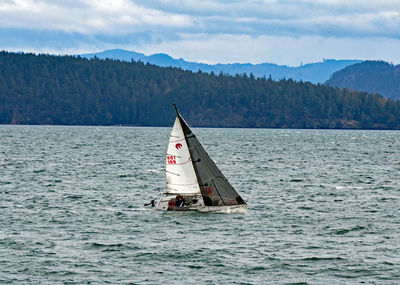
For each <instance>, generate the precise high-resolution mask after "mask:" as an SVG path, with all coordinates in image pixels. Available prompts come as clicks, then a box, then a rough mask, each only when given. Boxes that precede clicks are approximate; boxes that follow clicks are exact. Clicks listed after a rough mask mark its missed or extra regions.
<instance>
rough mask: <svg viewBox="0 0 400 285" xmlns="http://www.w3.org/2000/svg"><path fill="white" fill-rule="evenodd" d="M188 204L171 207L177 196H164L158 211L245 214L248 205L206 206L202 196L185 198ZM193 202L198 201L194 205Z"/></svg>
mask: <svg viewBox="0 0 400 285" xmlns="http://www.w3.org/2000/svg"><path fill="white" fill-rule="evenodd" d="M184 197H185V200H186V203H185V204H184V205H183V206H171V205H170V202H171V201H172V202H174V198H175V195H168V194H167V195H164V196H161V197H160V198H159V199H158V200H157V204H156V210H159V211H198V212H202V213H225V214H245V213H247V207H248V206H247V204H242V205H232V206H205V205H204V203H203V200H202V199H201V196H200V195H195V196H193V195H189V196H184ZM193 201H196V202H195V203H193Z"/></svg>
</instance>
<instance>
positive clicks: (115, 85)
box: [0, 52, 400, 129]
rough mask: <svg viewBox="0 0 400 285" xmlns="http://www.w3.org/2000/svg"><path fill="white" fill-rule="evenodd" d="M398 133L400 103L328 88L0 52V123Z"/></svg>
mask: <svg viewBox="0 0 400 285" xmlns="http://www.w3.org/2000/svg"><path fill="white" fill-rule="evenodd" d="M173 102H176V103H177V104H178V107H179V109H180V110H181V112H182V114H183V116H184V117H185V118H186V120H187V121H188V123H189V124H191V125H192V126H214V127H274V128H368V129H376V128H379V129H380V128H381V129H400V103H399V102H398V101H391V100H387V99H384V98H382V97H380V96H376V95H369V94H367V93H357V92H350V91H341V90H340V89H337V88H331V87H328V86H322V85H313V84H311V83H309V82H307V83H303V82H300V83H297V82H294V81H292V80H281V81H278V82H275V81H273V80H271V79H267V78H255V77H254V76H252V75H249V76H245V75H237V76H225V75H222V74H220V75H215V74H205V73H201V72H198V73H193V72H191V71H183V70H181V69H176V68H161V67H156V66H153V65H148V64H146V65H145V64H143V63H140V62H139V63H137V62H120V61H114V60H99V59H96V58H95V59H92V60H87V59H82V58H77V57H73V56H49V55H34V54H15V53H8V52H1V53H0V123H2V124H9V123H13V124H61V125H75V124H77V125H119V124H130V125H143V126H170V125H171V124H172V122H173V121H172V120H173V117H174V111H173V108H172V106H171V103H173Z"/></svg>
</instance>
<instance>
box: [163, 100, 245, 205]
mask: <svg viewBox="0 0 400 285" xmlns="http://www.w3.org/2000/svg"><path fill="white" fill-rule="evenodd" d="M174 107H175V111H176V119H175V123H174V126H173V128H172V131H171V135H170V139H169V145H168V150H167V155H166V169H165V171H166V182H167V189H166V192H165V193H163V194H162V195H161V197H159V198H158V199H157V203H156V209H157V210H163V211H200V212H223V213H244V212H246V211H247V207H248V206H247V204H246V202H245V201H244V200H243V199H242V197H241V196H240V195H239V194H238V192H236V190H235V188H233V186H232V185H231V184H230V183H229V181H228V180H227V179H226V178H225V176H224V175H223V174H222V172H221V171H220V170H219V168H218V167H217V166H216V164H215V163H214V161H213V160H212V159H211V158H210V156H209V155H208V153H207V152H206V151H205V149H204V148H203V146H202V145H201V143H200V142H199V140H198V139H197V138H196V136H195V135H194V133H193V132H192V130H191V129H190V128H189V126H188V124H187V123H186V122H185V120H184V119H183V117H182V115H181V114H180V113H179V111H178V108H177V107H176V105H175V104H174Z"/></svg>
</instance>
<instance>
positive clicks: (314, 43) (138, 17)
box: [0, 0, 400, 64]
mask: <svg viewBox="0 0 400 285" xmlns="http://www.w3.org/2000/svg"><path fill="white" fill-rule="evenodd" d="M375 41H378V43H377V44H375ZM398 41H400V0H385V1H381V0H369V1H365V0H352V1H348V0H202V1H198V0H97V1H96V0H61V1H53V0H0V45H1V47H0V48H1V49H9V50H18V49H19V50H30V51H46V52H58V53H66V52H70V51H77V52H78V51H82V52H91V51H99V50H101V49H106V48H127V49H130V50H136V51H140V52H144V53H146V54H149V53H151V52H152V51H155V52H168V53H171V55H173V56H177V57H187V56H188V57H189V58H188V59H195V58H196V59H198V60H202V61H208V62H215V61H218V58H220V59H221V61H230V62H232V61H242V62H243V61H250V62H260V61H266V60H269V59H275V58H276V60H277V61H276V62H278V63H283V62H285V63H291V64H293V63H294V62H296V63H297V62H299V61H301V60H303V61H307V59H308V58H311V57H309V55H310V53H311V51H313V54H314V57H313V58H314V59H315V58H316V57H315V56H316V55H318V56H322V57H335V56H341V54H339V53H338V52H337V50H339V51H343V53H344V49H345V47H346V46H351V47H354V48H359V49H360V50H359V51H358V53H359V56H357V55H354V51H352V50H347V55H348V56H347V57H346V58H361V56H362V55H363V53H364V51H365V55H366V56H367V54H368V55H369V56H371V57H374V56H375V55H376V54H378V52H377V51H373V50H372V47H374V48H382V51H384V50H385V48H384V46H382V45H381V44H380V43H387V44H391V45H392V46H396V47H398V44H397V42H398ZM340 44H342V45H343V46H340ZM362 44H365V45H366V46H362ZM289 46H295V47H296V48H297V49H295V48H289ZM331 46H332V47H335V48H331ZM200 47H201V48H200ZM301 49H304V50H301ZM386 50H392V49H391V46H389V47H386ZM211 51H213V52H214V53H212V52H211ZM285 51H287V52H288V53H290V54H285V53H284V52H285ZM179 53H180V54H179ZM249 53H254V54H249ZM322 53H323V54H324V55H323V54H322ZM274 54H279V56H274ZM294 54H296V56H294ZM382 55H384V54H383V53H382ZM391 56H392V57H393V58H397V56H396V55H395V54H393V55H391ZM229 58H230V59H229ZM263 58H264V60H263ZM288 58H291V60H289V59H288ZM300 58H302V59H300ZM278 59H280V60H279V61H278Z"/></svg>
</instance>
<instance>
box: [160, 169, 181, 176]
mask: <svg viewBox="0 0 400 285" xmlns="http://www.w3.org/2000/svg"><path fill="white" fill-rule="evenodd" d="M164 171H165V172H167V173H169V174H173V175H176V176H181V175H180V174H178V173H173V172H171V171H168V170H164Z"/></svg>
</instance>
